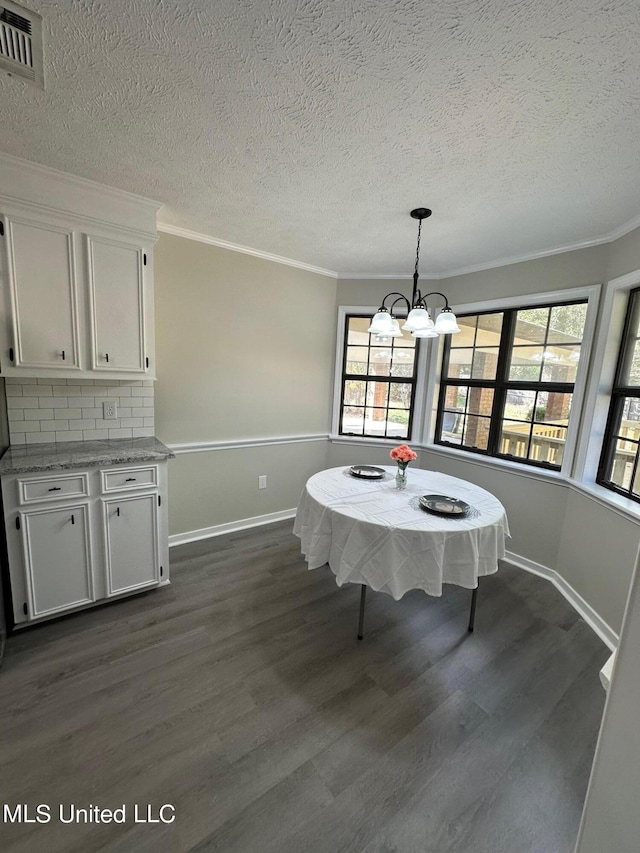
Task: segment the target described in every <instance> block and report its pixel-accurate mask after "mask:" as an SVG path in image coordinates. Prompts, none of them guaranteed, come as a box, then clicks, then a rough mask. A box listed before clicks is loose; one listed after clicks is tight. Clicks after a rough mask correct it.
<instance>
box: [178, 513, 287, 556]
mask: <svg viewBox="0 0 640 853" xmlns="http://www.w3.org/2000/svg"><path fill="white" fill-rule="evenodd" d="M295 515H296V511H295V509H283V510H280V511H279V512H269V513H267V514H266V515H254V516H253V517H252V518H240V519H238V521H228V522H226V523H225V524H214V525H212V526H211V527H202V528H200V530H187V531H186V532H185V533H173V534H172V535H171V536H169V547H170V548H173V547H174V546H176V545H186V544H187V542H198V541H200V540H201V539H211V538H212V537H214V536H224V534H225V533H234V532H235V531H237V530H248V529H249V528H251V527H262V525H264V524H275V523H276V522H277V521H287V520H289V519H291V518H295Z"/></svg>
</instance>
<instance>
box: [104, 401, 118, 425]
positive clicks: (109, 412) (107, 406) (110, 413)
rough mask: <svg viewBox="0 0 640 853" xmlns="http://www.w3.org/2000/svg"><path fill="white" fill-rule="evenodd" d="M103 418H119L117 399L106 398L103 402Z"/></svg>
mask: <svg viewBox="0 0 640 853" xmlns="http://www.w3.org/2000/svg"><path fill="white" fill-rule="evenodd" d="M102 419H103V420H104V421H115V420H117V419H118V404H117V403H116V401H115V400H104V402H103V403H102Z"/></svg>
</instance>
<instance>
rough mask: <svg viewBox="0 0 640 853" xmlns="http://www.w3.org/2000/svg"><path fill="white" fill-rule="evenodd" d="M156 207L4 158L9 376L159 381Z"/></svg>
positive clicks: (3, 336)
mask: <svg viewBox="0 0 640 853" xmlns="http://www.w3.org/2000/svg"><path fill="white" fill-rule="evenodd" d="M158 207H159V205H158V204H157V203H156V202H152V201H149V200H148V199H143V198H140V197H138V196H134V195H131V193H127V192H123V191H120V190H114V189H113V188H110V187H102V186H100V185H98V184H94V183H92V182H90V181H84V180H82V179H80V178H75V177H73V176H71V175H65V174H63V173H61V172H56V171H54V170H52V169H46V168H44V167H42V166H37V165H36V164H33V163H27V162H25V161H22V160H18V159H17V158H14V157H9V156H8V155H4V154H0V289H1V293H0V309H1V311H2V317H0V372H1V373H2V375H4V376H43V375H46V376H51V377H60V378H62V377H76V378H82V377H91V376H95V375H96V374H97V373H99V374H103V375H107V376H108V377H110V378H113V379H134V378H140V377H142V376H144V377H146V378H150V379H152V378H155V352H154V333H153V322H154V320H153V271H152V258H151V252H152V248H153V244H154V243H155V241H156V238H157V232H156V212H157V209H158Z"/></svg>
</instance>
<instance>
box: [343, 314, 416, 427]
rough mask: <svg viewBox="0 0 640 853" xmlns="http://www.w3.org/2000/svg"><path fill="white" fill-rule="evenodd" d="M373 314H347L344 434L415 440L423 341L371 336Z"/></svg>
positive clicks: (408, 337)
mask: <svg viewBox="0 0 640 853" xmlns="http://www.w3.org/2000/svg"><path fill="white" fill-rule="evenodd" d="M370 325H371V316H370V315H368V316H366V317H364V316H360V315H353V314H348V315H347V316H346V317H345V336H344V353H343V360H342V391H341V397H340V421H339V427H338V431H339V433H340V434H341V435H359V436H363V437H370V438H381V437H382V438H394V439H395V438H409V437H410V436H411V422H412V420H413V405H414V398H415V387H416V370H417V353H418V342H417V341H416V340H415V338H412V337H411V334H410V333H408V332H403V333H402V337H401V338H391V337H382V336H380V335H370V334H369V333H368V332H367V329H368V328H369V326H370Z"/></svg>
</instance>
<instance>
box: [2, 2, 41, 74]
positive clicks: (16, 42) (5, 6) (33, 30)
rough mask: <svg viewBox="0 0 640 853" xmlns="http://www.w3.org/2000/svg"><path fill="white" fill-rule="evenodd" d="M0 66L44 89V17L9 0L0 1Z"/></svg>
mask: <svg viewBox="0 0 640 853" xmlns="http://www.w3.org/2000/svg"><path fill="white" fill-rule="evenodd" d="M0 68H2V69H3V70H4V71H7V72H8V73H9V74H15V76H16V77H25V78H26V79H27V80H30V81H31V82H32V83H36V84H38V85H39V86H41V87H42V88H43V89H44V69H43V64H42V18H41V17H40V15H37V14H36V13H35V12H31V11H30V10H29V9H23V8H22V6H18V5H17V4H16V3H9V2H8V0H0Z"/></svg>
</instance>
